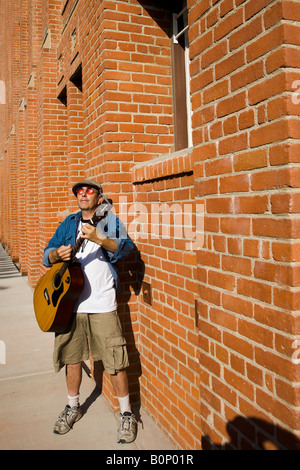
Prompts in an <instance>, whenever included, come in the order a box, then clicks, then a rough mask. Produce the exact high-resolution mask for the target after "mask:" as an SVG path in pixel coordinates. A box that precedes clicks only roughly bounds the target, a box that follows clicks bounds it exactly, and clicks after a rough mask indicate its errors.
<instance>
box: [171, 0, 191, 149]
mask: <svg viewBox="0 0 300 470" xmlns="http://www.w3.org/2000/svg"><path fill="white" fill-rule="evenodd" d="M180 3H181V4H180V7H179V8H178V11H177V12H176V13H173V36H172V78H173V103H174V104H173V107H174V109H173V114H174V136H175V150H176V151H177V150H182V149H184V148H187V147H191V146H192V134H191V102H190V73H189V40H188V28H189V26H188V10H187V5H186V1H182V2H180Z"/></svg>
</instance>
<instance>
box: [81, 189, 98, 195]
mask: <svg viewBox="0 0 300 470" xmlns="http://www.w3.org/2000/svg"><path fill="white" fill-rule="evenodd" d="M84 191H85V192H86V194H89V195H90V196H91V195H92V194H95V193H97V192H98V191H97V190H96V189H94V188H87V189H86V190H84V189H83V188H79V189H78V190H77V192H76V194H77V195H79V196H81V195H82V194H83V193H84Z"/></svg>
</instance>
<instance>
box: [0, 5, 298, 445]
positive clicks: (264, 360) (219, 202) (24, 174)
mask: <svg viewBox="0 0 300 470" xmlns="http://www.w3.org/2000/svg"><path fill="white" fill-rule="evenodd" d="M0 6H1V13H2V14H1V18H0V44H1V53H0V185H1V186H0V209H1V223H0V236H1V243H2V245H3V246H4V247H5V249H6V250H7V251H8V253H9V254H10V256H11V257H12V259H13V260H14V262H15V263H16V264H17V265H18V267H19V269H20V271H21V272H22V273H23V274H24V275H27V276H28V281H29V283H30V285H31V286H32V288H34V286H35V285H36V282H37V280H38V279H39V277H40V276H41V275H42V274H43V273H44V272H45V268H43V266H42V263H41V260H42V253H43V250H44V247H45V246H46V245H47V242H48V240H49V239H50V237H51V236H52V234H53V232H54V230H55V229H56V227H57V225H58V224H59V223H60V222H61V221H62V220H63V219H64V218H65V217H66V215H68V214H69V213H71V212H73V211H75V210H76V200H75V199H74V196H73V195H72V192H71V187H72V185H73V184H74V183H75V182H76V181H78V180H80V179H82V178H84V177H90V178H93V179H96V180H98V181H100V182H102V184H103V188H104V192H105V194H106V196H107V197H110V198H111V199H112V200H113V203H114V210H115V211H116V213H117V214H118V215H119V216H120V218H121V219H122V220H123V221H124V222H125V224H126V227H127V230H128V233H129V235H130V236H131V238H132V239H133V241H134V243H135V247H136V249H135V252H134V253H133V255H132V256H131V257H130V259H129V260H127V261H126V262H124V263H123V264H122V266H120V272H121V278H122V281H123V291H122V293H121V294H120V298H119V304H120V308H119V310H120V317H121V320H122V323H123V326H124V331H125V335H126V338H127V341H128V348H129V353H130V359H131V365H130V368H129V377H130V392H131V395H132V398H133V400H134V401H135V402H136V403H139V404H141V405H142V406H143V407H144V408H145V409H146V411H147V413H148V414H149V415H150V416H151V417H152V418H153V419H154V420H155V421H156V422H157V423H158V425H159V426H160V427H161V428H162V429H163V430H164V432H165V433H166V434H167V435H168V436H169V437H170V438H171V439H172V440H173V442H174V443H175V445H176V446H177V447H178V448H180V449H206V448H221V449H223V448H227V447H228V448H234V449H252V448H253V449H257V448H298V447H299V445H298V442H299V441H298V438H299V437H300V421H299V417H300V414H299V413H300V412H299V410H300V408H299V407H300V388H299V382H300V369H299V362H300V349H299V348H300V316H299V311H300V289H299V287H300V268H299V261H300V242H299V238H300V219H299V210H300V192H299V187H300V183H299V181H300V167H299V161H300V157H299V155H300V152H299V150H300V140H299V139H300V122H299V114H300V73H299V67H300V3H299V2H298V1H297V0H187V2H185V1H182V0H178V1H172V2H168V1H164V0H160V1H155V0H92V1H91V0H11V1H10V2H7V1H5V0H0ZM298 160H299V161H298ZM103 393H104V394H105V396H106V398H107V399H108V401H109V402H110V404H111V406H112V407H114V408H116V407H117V402H116V400H115V398H114V396H113V392H112V389H111V386H110V381H109V380H108V379H107V377H106V376H105V374H104V392H103Z"/></svg>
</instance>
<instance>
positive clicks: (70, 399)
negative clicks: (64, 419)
mask: <svg viewBox="0 0 300 470" xmlns="http://www.w3.org/2000/svg"><path fill="white" fill-rule="evenodd" d="M68 405H69V406H70V407H71V408H72V407H73V406H78V405H79V395H76V396H75V397H70V395H68Z"/></svg>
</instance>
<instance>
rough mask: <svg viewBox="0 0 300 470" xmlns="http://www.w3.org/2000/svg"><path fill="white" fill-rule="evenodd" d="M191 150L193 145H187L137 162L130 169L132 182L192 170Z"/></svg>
mask: <svg viewBox="0 0 300 470" xmlns="http://www.w3.org/2000/svg"><path fill="white" fill-rule="evenodd" d="M192 152H193V147H188V148H186V149H183V150H180V151H178V152H174V153H167V154H165V155H161V156H160V157H158V158H154V159H153V160H149V161H147V162H142V163H137V164H136V165H135V166H134V167H133V168H132V170H131V171H132V180H133V183H134V184H138V183H144V182H146V181H151V180H156V179H159V178H166V177H167V176H173V175H178V174H180V173H188V172H190V171H192V170H193V165H192Z"/></svg>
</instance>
